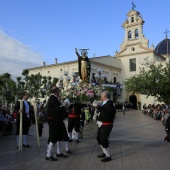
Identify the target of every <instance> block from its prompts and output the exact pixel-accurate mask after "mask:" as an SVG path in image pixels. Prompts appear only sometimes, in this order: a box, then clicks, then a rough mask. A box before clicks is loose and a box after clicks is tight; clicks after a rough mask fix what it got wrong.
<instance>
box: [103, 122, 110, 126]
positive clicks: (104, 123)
mask: <svg viewBox="0 0 170 170" xmlns="http://www.w3.org/2000/svg"><path fill="white" fill-rule="evenodd" d="M112 124H113V123H111V122H102V125H103V126H108V125H112Z"/></svg>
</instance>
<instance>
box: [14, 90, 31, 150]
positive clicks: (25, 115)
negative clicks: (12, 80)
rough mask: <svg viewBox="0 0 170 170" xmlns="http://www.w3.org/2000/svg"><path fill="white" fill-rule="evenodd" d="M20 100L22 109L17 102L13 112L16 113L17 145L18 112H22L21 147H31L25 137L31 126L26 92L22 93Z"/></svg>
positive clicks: (17, 130)
mask: <svg viewBox="0 0 170 170" xmlns="http://www.w3.org/2000/svg"><path fill="white" fill-rule="evenodd" d="M22 100H23V108H20V101H17V102H16V103H15V107H14V110H16V113H17V118H16V138H17V145H19V129H20V113H19V110H20V109H21V110H22V116H23V117H22V119H23V120H22V121H23V122H22V123H23V130H22V132H23V147H27V148H29V147H31V146H30V145H29V144H28V142H27V136H28V131H29V127H30V125H31V120H30V111H31V109H30V108H31V105H30V102H28V101H27V100H28V94H27V92H24V93H23V94H22Z"/></svg>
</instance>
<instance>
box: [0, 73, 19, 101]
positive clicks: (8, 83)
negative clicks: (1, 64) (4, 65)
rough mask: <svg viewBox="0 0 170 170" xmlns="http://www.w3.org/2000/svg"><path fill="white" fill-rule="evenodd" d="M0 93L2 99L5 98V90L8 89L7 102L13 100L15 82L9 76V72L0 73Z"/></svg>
mask: <svg viewBox="0 0 170 170" xmlns="http://www.w3.org/2000/svg"><path fill="white" fill-rule="evenodd" d="M0 82H1V83H0V89H1V90H0V93H1V97H2V99H3V100H5V99H6V92H7V91H10V93H11V99H10V100H9V99H8V102H12V101H14V96H15V91H16V82H15V81H14V80H13V79H12V78H11V75H10V74H9V73H4V74H2V75H0Z"/></svg>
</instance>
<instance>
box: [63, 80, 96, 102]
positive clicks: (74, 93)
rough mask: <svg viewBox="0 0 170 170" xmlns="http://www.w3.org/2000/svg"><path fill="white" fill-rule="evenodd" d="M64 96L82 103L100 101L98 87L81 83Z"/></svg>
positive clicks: (68, 90) (67, 91)
mask: <svg viewBox="0 0 170 170" xmlns="http://www.w3.org/2000/svg"><path fill="white" fill-rule="evenodd" d="M63 95H65V96H68V98H69V99H70V100H71V101H79V102H82V103H85V102H92V101H94V100H95V99H98V98H99V96H98V88H97V86H95V85H93V84H90V83H83V82H81V83H79V84H76V85H73V86H72V87H71V88H69V89H67V90H66V91H64V92H63Z"/></svg>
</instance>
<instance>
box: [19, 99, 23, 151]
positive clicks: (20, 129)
mask: <svg viewBox="0 0 170 170" xmlns="http://www.w3.org/2000/svg"><path fill="white" fill-rule="evenodd" d="M22 111H23V100H20V110H19V113H20V128H19V146H18V150H19V151H22V124H23V123H22Z"/></svg>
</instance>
